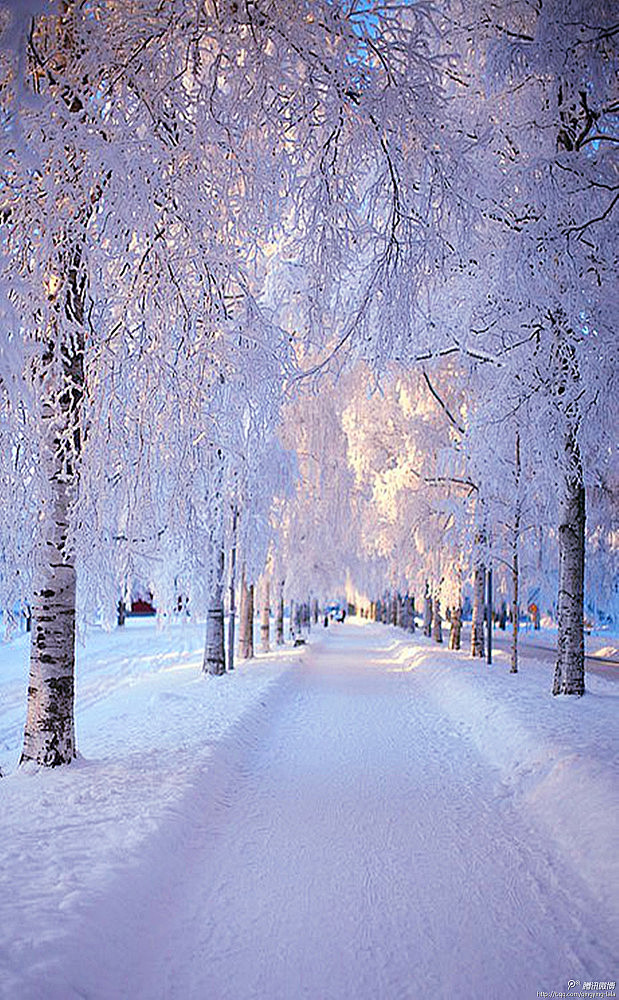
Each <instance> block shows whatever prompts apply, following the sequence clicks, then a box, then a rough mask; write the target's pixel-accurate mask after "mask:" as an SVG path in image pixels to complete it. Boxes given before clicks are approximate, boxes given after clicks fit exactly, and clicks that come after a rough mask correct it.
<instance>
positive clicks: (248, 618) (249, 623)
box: [242, 583, 254, 660]
mask: <svg viewBox="0 0 619 1000" xmlns="http://www.w3.org/2000/svg"><path fill="white" fill-rule="evenodd" d="M244 610H245V645H244V648H243V654H242V655H243V657H244V659H246V660H251V659H252V657H253V655H254V585H253V583H250V585H249V586H248V587H247V598H246V601H245V609H244Z"/></svg>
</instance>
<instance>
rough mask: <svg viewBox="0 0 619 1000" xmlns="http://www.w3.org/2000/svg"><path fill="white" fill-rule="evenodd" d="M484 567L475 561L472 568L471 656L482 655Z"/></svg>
mask: <svg viewBox="0 0 619 1000" xmlns="http://www.w3.org/2000/svg"><path fill="white" fill-rule="evenodd" d="M485 579H486V567H485V566H484V564H483V563H480V562H478V563H476V565H475V569H474V570H473V621H472V623H471V656H482V657H483V655H484V651H485V649H484V617H485V606H484V605H485V602H484V589H485V588H484V583H485Z"/></svg>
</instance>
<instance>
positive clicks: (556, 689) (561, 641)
mask: <svg viewBox="0 0 619 1000" xmlns="http://www.w3.org/2000/svg"><path fill="white" fill-rule="evenodd" d="M568 447H570V448H571V449H572V451H574V452H576V449H577V445H576V443H575V442H574V441H571V442H568ZM578 457H579V456H577V459H578ZM579 471H580V470H579ZM584 580H585V487H584V483H583V480H582V475H574V474H572V475H570V476H568V477H566V481H565V487H564V496H563V497H562V502H561V504H560V520H559V601H558V605H559V606H558V635H557V663H556V667H555V675H554V684H553V689H552V693H553V694H575V695H582V694H584V693H585V636H584V622H583V616H584Z"/></svg>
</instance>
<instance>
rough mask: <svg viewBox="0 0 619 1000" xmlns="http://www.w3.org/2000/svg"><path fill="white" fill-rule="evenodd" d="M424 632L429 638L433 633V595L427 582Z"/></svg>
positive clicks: (424, 603)
mask: <svg viewBox="0 0 619 1000" xmlns="http://www.w3.org/2000/svg"><path fill="white" fill-rule="evenodd" d="M423 634H424V635H427V636H428V638H430V636H431V635H432V597H431V595H430V590H429V588H428V585H427V584H426V594H425V597H424V601H423Z"/></svg>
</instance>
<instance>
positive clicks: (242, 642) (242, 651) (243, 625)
mask: <svg viewBox="0 0 619 1000" xmlns="http://www.w3.org/2000/svg"><path fill="white" fill-rule="evenodd" d="M247 598H248V593H247V581H246V579H245V567H244V566H243V570H242V572H241V596H240V600H239V656H240V658H241V659H242V660H246V659H247V642H248V640H247Z"/></svg>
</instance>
